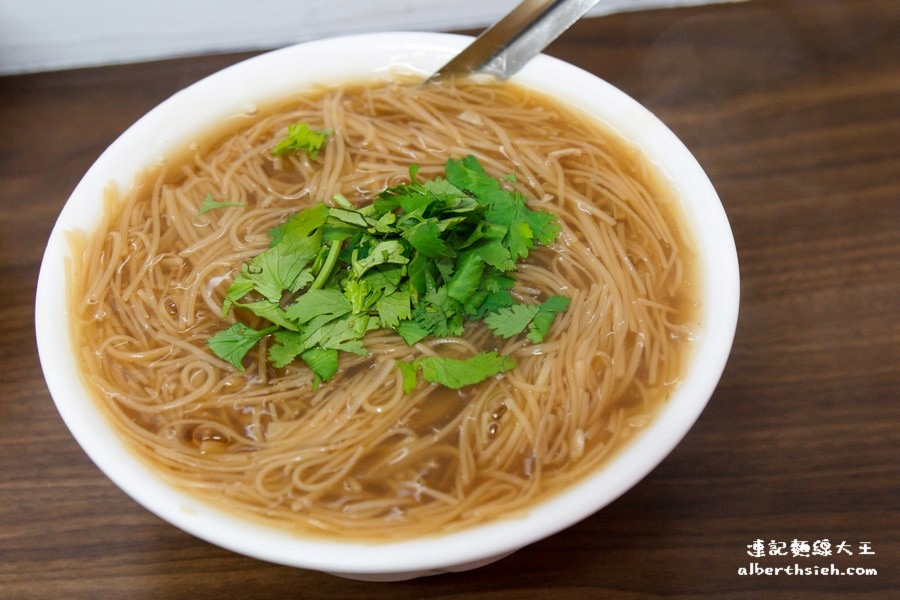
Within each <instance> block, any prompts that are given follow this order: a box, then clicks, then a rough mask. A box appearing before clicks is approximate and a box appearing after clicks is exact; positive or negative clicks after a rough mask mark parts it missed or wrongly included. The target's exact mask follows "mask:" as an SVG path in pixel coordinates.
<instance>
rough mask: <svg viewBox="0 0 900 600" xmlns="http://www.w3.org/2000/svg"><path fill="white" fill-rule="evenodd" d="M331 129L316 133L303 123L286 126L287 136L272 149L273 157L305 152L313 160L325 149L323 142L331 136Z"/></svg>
mask: <svg viewBox="0 0 900 600" xmlns="http://www.w3.org/2000/svg"><path fill="white" fill-rule="evenodd" d="M331 133H332V131H331V129H324V130H322V131H316V130H314V129H310V128H309V125H307V124H306V123H303V122H298V123H291V124H290V125H288V129H287V135H286V136H285V137H284V139H282V140H281V141H280V142H278V143H277V144H275V147H274V148H272V154H273V155H274V156H283V155H285V154H291V153H292V152H306V154H308V155H309V157H310V158H312V159H315V158H316V157H317V156H319V152H320V151H321V150H322V148H324V147H325V142H327V141H328V137H329V136H330V135H331Z"/></svg>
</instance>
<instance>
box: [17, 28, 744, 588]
mask: <svg viewBox="0 0 900 600" xmlns="http://www.w3.org/2000/svg"><path fill="white" fill-rule="evenodd" d="M469 41H470V38H467V37H462V36H455V35H446V34H432V33H387V34H370V35H359V36H352V37H343V38H332V39H326V40H320V41H315V42H310V43H306V44H301V45H298V46H293V47H289V48H285V49H283V50H279V51H275V52H271V53H268V54H264V55H262V56H259V57H256V58H253V59H251V60H248V61H245V62H242V63H239V64H237V65H234V66H232V67H229V68H227V69H225V70H223V71H221V72H219V73H216V74H214V75H212V76H210V77H208V78H206V79H204V80H202V81H200V82H198V83H196V84H194V85H192V86H190V87H188V88H186V89H184V90H183V91H181V92H179V93H177V94H175V95H174V96H172V97H171V98H170V99H168V100H166V101H165V102H163V103H162V104H160V105H159V106H158V107H156V108H155V109H153V110H152V111H151V112H149V113H148V114H147V115H146V116H144V117H143V118H141V119H140V120H139V121H138V122H136V123H135V124H134V125H133V126H132V127H130V128H129V129H128V130H127V131H126V132H125V133H124V134H123V135H122V136H121V137H120V138H119V139H117V140H116V141H115V142H114V143H113V144H112V145H111V146H110V147H109V148H108V149H107V150H106V151H105V152H104V153H103V154H102V155H101V156H100V158H99V159H97V161H96V163H94V165H93V166H92V167H91V169H90V170H89V171H88V172H87V174H86V175H85V176H84V178H83V179H82V181H81V182H80V183H79V185H78V186H77V187H76V189H75V190H74V192H73V193H72V196H71V197H70V198H69V200H68V202H67V203H66V205H65V207H64V208H63V210H62V213H61V214H60V216H59V219H58V221H57V223H56V226H55V228H54V229H53V232H52V234H51V236H50V239H49V242H48V244H47V249H46V252H45V254H44V260H43V264H42V265H41V272H40V278H39V281H38V289H37V296H36V306H35V325H36V333H37V342H38V349H39V353H40V359H41V365H42V367H43V370H44V375H45V378H46V380H47V384H48V386H49V389H50V393H51V395H52V396H53V399H54V401H55V402H56V406H57V408H58V410H59V413H60V415H62V418H63V420H64V421H65V423H66V425H67V426H68V427H69V429H70V430H71V432H72V435H74V436H75V439H76V440H77V441H78V443H79V444H80V445H81V446H82V448H83V449H84V451H85V452H86V453H87V454H88V456H89V457H90V458H91V459H92V460H93V461H94V462H95V463H96V464H97V466H98V467H100V469H101V470H102V471H103V472H104V473H105V474H106V475H107V476H108V477H109V478H110V479H111V480H112V481H113V482H115V483H116V484H117V485H118V486H119V487H120V488H121V489H122V490H124V491H125V492H126V493H127V494H128V495H130V496H131V497H132V498H134V499H135V500H136V501H137V502H139V503H140V504H142V505H143V506H145V507H146V508H147V509H149V510H150V511H152V512H153V513H155V514H157V515H158V516H160V517H161V518H163V519H165V520H166V521H168V522H169V523H171V524H173V525H175V526H177V527H180V528H181V529H183V530H184V531H187V532H189V533H191V534H193V535H195V536H197V537H199V538H202V539H204V540H207V541H209V542H211V543H213V544H217V545H219V546H222V547H225V548H228V549H230V550H233V551H235V552H239V553H242V554H245V555H249V556H252V557H256V558H259V559H262V560H267V561H271V562H275V563H281V564H285V565H292V566H296V567H303V568H308V569H315V570H320V571H325V572H330V573H334V574H338V575H342V576H346V577H352V578H357V579H369V580H400V579H407V578H411V577H417V576H421V575H427V574H432V573H439V572H445V571H459V570H465V569H470V568H474V567H476V566H480V565H483V564H487V563H489V562H492V561H494V560H496V559H498V558H500V557H503V556H505V555H507V554H509V553H511V552H513V551H515V550H517V549H519V548H521V547H523V546H525V545H527V544H529V543H532V542H534V541H536V540H539V539H541V538H544V537H546V536H548V535H551V534H553V533H555V532H557V531H560V530H561V529H564V528H566V527H568V526H570V525H572V524H573V523H575V522H577V521H580V520H581V519H584V518H585V517H587V516H589V515H591V514H592V513H594V512H595V511H597V510H599V509H601V508H602V507H604V506H605V505H607V504H608V503H610V502H611V501H613V500H614V499H616V498H617V497H618V496H620V495H621V494H623V493H624V492H625V491H627V490H628V489H629V488H631V487H632V486H633V485H635V484H636V483H637V482H638V481H639V480H640V479H642V478H643V477H644V476H645V475H646V474H647V473H649V472H650V471H651V470H652V469H653V468H654V467H656V465H658V464H659V463H660V462H661V461H662V460H663V458H665V457H666V455H668V454H669V452H670V451H671V450H672V449H673V448H674V447H675V445H676V444H677V443H678V442H679V441H680V440H681V439H682V437H683V436H684V435H685V434H686V433H687V431H688V429H689V428H690V427H691V426H692V425H693V423H694V422H695V421H696V419H697V417H698V416H699V415H700V413H701V411H702V410H703V408H704V407H705V405H706V403H707V402H708V400H709V398H710V396H711V395H712V393H713V390H714V388H715V386H716V384H717V383H718V380H719V377H720V376H721V374H722V370H723V369H724V366H725V362H726V359H727V357H728V354H729V352H730V349H731V344H732V340H733V336H734V331H735V326H736V321H737V312H738V295H739V279H738V263H737V255H736V252H735V247H734V240H733V238H732V234H731V229H730V227H729V224H728V221H727V219H726V216H725V213H724V210H723V208H722V205H721V203H720V201H719V198H718V196H717V195H716V192H715V190H714V189H713V187H712V185H711V184H710V182H709V180H708V178H707V177H706V175H705V174H704V172H703V170H702V169H701V167H700V165H699V164H697V162H696V160H695V159H694V157H693V156H692V155H691V153H690V152H689V151H688V150H687V149H686V148H685V146H684V145H683V144H682V143H681V142H680V141H679V140H678V139H677V138H676V137H675V135H674V134H673V133H672V132H671V131H670V130H669V129H668V128H667V127H666V126H665V125H663V123H661V122H660V121H659V120H658V119H657V118H656V117H654V116H653V115H652V114H651V113H650V112H649V111H647V110H646V109H645V108H643V107H642V106H641V105H639V104H638V103H637V102H636V101H634V100H633V99H631V98H630V97H628V96H627V95H625V94H624V93H622V92H621V91H619V90H618V89H616V88H614V87H612V86H611V85H609V84H607V83H605V82H604V81H601V80H600V79H598V78H597V77H595V76H593V75H591V74H589V73H587V72H584V71H582V70H580V69H578V68H576V67H573V66H571V65H569V64H566V63H563V62H561V61H559V60H555V59H553V58H550V57H547V56H539V57H537V58H536V59H534V60H533V61H531V62H530V63H529V64H528V65H527V66H526V67H525V68H524V69H523V70H522V71H521V72H520V73H519V74H518V75H517V76H515V78H514V81H517V82H519V83H521V84H524V85H527V86H530V87H534V88H537V89H540V90H543V91H544V92H546V93H549V94H552V95H555V96H558V97H559V98H561V99H563V100H565V101H568V102H571V103H574V104H576V105H578V106H580V107H581V108H582V109H584V110H585V111H587V112H588V113H591V114H593V115H594V116H596V118H597V119H598V120H600V121H602V122H604V123H606V124H607V125H608V126H610V127H612V129H614V130H616V131H617V132H618V133H619V134H620V135H622V136H623V137H625V138H626V139H628V140H630V141H632V142H633V143H636V144H638V145H639V146H640V147H642V148H643V149H644V151H645V152H646V153H647V155H649V156H650V157H651V159H652V160H653V161H654V162H655V163H657V164H658V165H659V167H660V169H662V171H663V172H664V173H665V174H667V175H668V177H669V178H670V179H671V182H672V184H673V185H674V187H675V190H676V192H677V194H678V195H679V196H680V198H681V200H682V201H683V205H684V206H683V210H684V213H685V215H686V216H687V218H688V219H690V220H691V222H692V225H693V229H694V231H695V233H696V236H697V242H698V244H699V248H700V261H701V273H702V277H703V290H704V292H703V305H704V307H705V308H704V309H703V313H702V319H701V321H702V332H701V335H700V339H699V342H698V346H697V348H696V351H695V354H694V358H693V361H692V363H691V366H690V368H689V371H688V373H687V374H686V377H685V379H684V383H683V384H682V385H681V386H680V387H679V389H678V390H677V391H676V393H675V394H674V397H673V398H672V399H671V401H670V402H669V403H668V404H667V405H666V407H665V408H664V409H663V411H662V413H661V414H660V415H658V418H657V419H656V420H655V421H654V422H653V423H652V424H651V425H650V426H649V427H648V428H647V429H646V430H645V431H644V432H643V433H642V434H640V435H639V436H637V437H636V439H635V440H634V441H633V442H632V443H630V444H629V445H628V446H627V447H626V448H624V449H623V450H621V451H620V452H619V454H618V455H617V456H616V457H615V458H614V459H613V460H612V461H610V462H609V463H608V464H607V465H606V466H605V467H604V468H603V469H602V470H601V471H599V472H598V473H596V474H595V475H593V476H591V477H589V478H587V479H585V480H584V481H582V482H580V483H579V484H577V485H575V486H573V487H572V488H571V489H569V490H567V491H565V492H564V493H562V494H560V495H558V496H556V497H554V498H552V499H551V500H549V501H547V502H544V503H543V504H540V505H538V506H535V507H534V508H533V509H532V510H531V511H530V512H529V513H528V514H527V515H526V516H524V517H521V518H516V519H511V520H506V521H500V522H494V523H491V524H487V525H484V526H479V527H476V528H472V529H468V530H464V531H461V532H459V533H454V534H450V535H442V536H437V537H430V538H425V539H416V540H412V541H403V542H397V543H379V544H378V545H377V547H376V546H374V545H372V544H365V543H342V542H326V541H320V540H313V539H304V538H301V537H297V536H296V535H292V534H285V533H282V532H279V531H277V530H274V529H271V528H267V527H264V526H260V525H257V524H254V523H252V522H250V521H249V520H247V521H245V520H242V519H241V518H238V517H235V516H234V515H232V514H226V513H224V512H221V511H219V510H217V509H215V508H212V507H210V506H209V505H208V504H206V503H204V502H201V501H199V500H197V499H195V498H193V497H191V496H189V495H186V494H184V493H183V492H181V491H179V490H177V489H174V488H172V487H171V486H169V485H167V484H165V483H163V482H162V480H161V479H159V478H158V477H157V476H156V475H155V474H154V473H153V471H152V470H151V469H150V468H149V467H148V466H147V465H146V464H145V463H144V462H142V461H140V460H138V459H137V458H136V457H135V456H133V455H132V454H130V453H129V452H128V451H127V450H126V449H125V446H124V444H123V442H122V441H121V440H120V439H119V437H118V436H117V434H116V433H115V432H114V431H113V429H112V428H111V427H110V425H109V424H108V423H107V420H106V417H105V416H104V414H103V413H102V412H101V411H100V410H98V408H97V406H96V405H95V403H94V401H93V400H92V399H91V396H90V394H89V393H88V392H87V391H86V389H85V387H84V385H83V383H82V381H81V379H80V378H79V374H78V370H77V367H76V362H75V359H74V356H73V351H72V343H71V340H70V337H69V333H68V332H69V329H68V326H67V324H66V319H67V309H66V305H65V293H64V289H65V283H66V277H65V259H66V256H67V255H68V254H69V248H68V246H67V242H66V239H65V232H66V231H67V230H72V229H80V230H85V231H90V230H92V229H93V228H94V227H95V226H96V224H97V223H98V221H99V217H100V212H101V208H102V202H101V199H102V197H103V193H102V191H103V189H104V188H105V187H106V186H108V185H109V184H110V183H111V182H112V183H115V184H117V185H118V186H119V187H120V188H121V189H127V188H128V187H129V186H130V185H131V184H132V182H133V180H134V177H135V175H136V174H137V173H138V172H139V171H140V170H141V169H142V168H143V167H145V166H147V165H151V164H153V163H155V162H156V161H158V160H159V159H160V158H161V157H164V156H166V155H167V154H168V153H169V152H170V151H171V150H173V149H175V148H177V147H179V146H181V145H183V144H184V143H185V141H186V140H188V139H189V138H191V137H192V136H193V135H194V134H196V133H200V132H203V131H205V130H208V129H210V128H212V127H213V126H215V125H216V124H217V123H219V122H221V121H222V120H223V119H225V118H227V117H229V116H231V115H234V114H236V113H241V112H244V111H246V110H247V109H248V108H250V107H252V106H253V105H255V104H256V103H257V102H259V101H263V100H268V99H271V98H277V97H279V96H281V95H286V94H288V93H290V92H292V91H294V90H295V89H296V88H297V87H298V86H300V85H302V84H305V83H309V82H317V83H326V84H328V83H339V82H342V81H346V80H359V79H363V78H366V77H371V76H372V75H373V74H378V73H383V72H384V71H385V70H388V69H391V68H396V67H400V68H402V69H404V70H407V71H409V70H412V71H416V72H421V73H423V74H427V73H430V72H432V71H433V70H435V69H436V68H437V67H439V66H440V65H442V64H443V63H444V62H446V60H448V59H449V58H450V57H451V56H452V55H453V54H455V53H456V52H457V51H459V50H460V49H461V48H463V47H464V46H465V45H466V44H467V43H468V42H469Z"/></svg>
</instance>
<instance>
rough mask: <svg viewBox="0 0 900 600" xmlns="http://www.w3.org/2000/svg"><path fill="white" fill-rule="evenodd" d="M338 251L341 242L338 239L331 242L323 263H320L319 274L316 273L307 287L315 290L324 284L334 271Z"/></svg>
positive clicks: (339, 251) (339, 250)
mask: <svg viewBox="0 0 900 600" xmlns="http://www.w3.org/2000/svg"><path fill="white" fill-rule="evenodd" d="M340 253H341V242H340V241H339V240H335V241H333V242H331V246H330V247H329V248H328V256H327V257H326V258H325V264H323V265H322V268H321V269H320V270H319V274H318V275H316V279H315V281H313V282H312V283H311V284H310V286H309V289H311V290H317V289H319V288H321V287H322V286H323V285H325V282H326V281H328V278H329V277H331V272H332V271H334V265H336V264H337V260H338V255H339V254H340Z"/></svg>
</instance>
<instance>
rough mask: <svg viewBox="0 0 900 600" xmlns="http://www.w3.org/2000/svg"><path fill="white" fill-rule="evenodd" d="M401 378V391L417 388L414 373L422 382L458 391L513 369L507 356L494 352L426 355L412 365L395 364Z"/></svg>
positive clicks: (513, 365) (511, 362) (405, 363)
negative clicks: (469, 354)
mask: <svg viewBox="0 0 900 600" xmlns="http://www.w3.org/2000/svg"><path fill="white" fill-rule="evenodd" d="M398 366H399V367H400V372H401V375H402V376H403V388H404V390H406V391H407V393H409V391H411V389H414V388H415V386H416V383H415V380H414V378H415V376H416V371H418V370H420V371H421V372H422V379H424V380H425V381H428V382H431V383H438V384H440V385H443V386H444V387H448V388H450V389H454V390H458V389H460V388H463V387H465V386H467V385H472V384H475V383H479V382H481V381H484V380H485V379H488V378H489V377H493V376H494V375H497V374H499V373H505V372H506V371H509V370H511V369H513V368H514V367H515V366H516V362H515V361H514V360H513V359H512V358H511V357H509V356H501V355H499V354H497V353H496V352H493V351H491V352H481V353H479V354H476V355H474V356H471V357H469V358H447V357H443V356H425V357H422V358H417V359H415V360H413V361H411V362H401V363H398Z"/></svg>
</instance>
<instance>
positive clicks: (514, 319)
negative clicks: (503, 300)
mask: <svg viewBox="0 0 900 600" xmlns="http://www.w3.org/2000/svg"><path fill="white" fill-rule="evenodd" d="M538 310H539V307H538V305H537V304H514V305H512V306H510V307H509V308H501V309H500V310H498V311H497V312H493V313H490V314H488V315H487V316H485V318H484V323H485V325H487V326H488V327H490V329H491V331H493V332H494V334H495V335H499V336H500V337H502V338H511V337H513V336H514V335H518V334H520V333H522V332H523V331H525V328H526V327H528V326H529V325H531V321H532V319H534V315H536V314H537V313H538Z"/></svg>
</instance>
